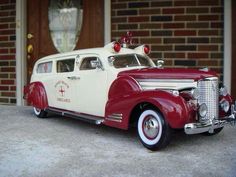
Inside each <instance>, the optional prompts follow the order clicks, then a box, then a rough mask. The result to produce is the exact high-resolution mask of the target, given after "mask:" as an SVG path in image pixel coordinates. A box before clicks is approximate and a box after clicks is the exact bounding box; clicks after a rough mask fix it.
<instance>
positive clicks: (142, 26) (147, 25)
mask: <svg viewBox="0 0 236 177" xmlns="http://www.w3.org/2000/svg"><path fill="white" fill-rule="evenodd" d="M160 28H161V24H160V23H144V24H140V29H160Z"/></svg>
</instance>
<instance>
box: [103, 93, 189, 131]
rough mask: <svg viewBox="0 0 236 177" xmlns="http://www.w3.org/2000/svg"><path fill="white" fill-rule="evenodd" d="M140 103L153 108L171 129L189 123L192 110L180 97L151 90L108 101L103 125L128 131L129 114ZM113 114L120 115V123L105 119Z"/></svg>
mask: <svg viewBox="0 0 236 177" xmlns="http://www.w3.org/2000/svg"><path fill="white" fill-rule="evenodd" d="M141 103H149V104H152V105H153V106H155V107H156V108H157V109H158V110H159V111H160V112H161V113H162V114H163V116H164V118H165V119H166V120H167V122H168V123H169V125H170V126H171V127H172V128H183V127H184V125H185V124H186V123H188V122H190V119H191V115H192V114H191V111H192V110H191V107H190V106H189V105H188V104H187V103H186V101H185V100H184V99H183V98H182V97H180V96H175V95H173V94H172V93H169V92H166V91H162V90H152V91H139V92H136V93H132V94H130V95H125V96H122V97H119V98H114V99H110V100H109V101H108V102H107V105H106V114H105V121H104V124H106V125H109V126H113V127H117V128H122V129H128V127H129V120H130V118H131V113H132V111H133V109H134V108H135V107H136V106H137V105H139V104H141ZM113 114H115V115H118V114H119V115H122V121H112V120H109V119H107V118H108V117H109V116H110V115H113Z"/></svg>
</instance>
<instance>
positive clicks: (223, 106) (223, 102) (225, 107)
mask: <svg viewBox="0 0 236 177" xmlns="http://www.w3.org/2000/svg"><path fill="white" fill-rule="evenodd" d="M220 107H221V109H222V110H223V111H224V112H228V111H229V107H230V105H229V102H228V101H227V100H224V99H223V100H221V101H220Z"/></svg>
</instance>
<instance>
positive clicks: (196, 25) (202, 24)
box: [187, 22, 209, 29]
mask: <svg viewBox="0 0 236 177" xmlns="http://www.w3.org/2000/svg"><path fill="white" fill-rule="evenodd" d="M187 28H195V29H200V28H209V23H208V22H188V23H187Z"/></svg>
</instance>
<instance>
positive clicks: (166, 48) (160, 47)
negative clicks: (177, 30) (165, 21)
mask: <svg viewBox="0 0 236 177" xmlns="http://www.w3.org/2000/svg"><path fill="white" fill-rule="evenodd" d="M152 50H154V51H172V50H173V49H172V45H153V46H152Z"/></svg>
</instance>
